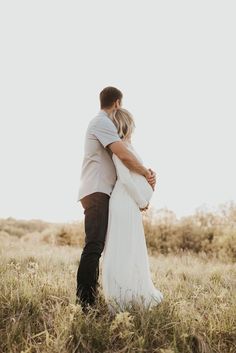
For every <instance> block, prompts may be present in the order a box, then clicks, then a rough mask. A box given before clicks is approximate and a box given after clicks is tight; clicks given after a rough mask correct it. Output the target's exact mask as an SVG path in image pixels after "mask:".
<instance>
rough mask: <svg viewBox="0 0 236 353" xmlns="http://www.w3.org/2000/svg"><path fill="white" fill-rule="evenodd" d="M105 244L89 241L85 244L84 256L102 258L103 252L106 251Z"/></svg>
mask: <svg viewBox="0 0 236 353" xmlns="http://www.w3.org/2000/svg"><path fill="white" fill-rule="evenodd" d="M104 245H105V244H104V242H93V241H89V242H87V243H86V244H85V246H84V248H83V252H82V253H83V255H87V256H90V255H97V256H98V257H100V256H101V254H102V251H103V249H104Z"/></svg>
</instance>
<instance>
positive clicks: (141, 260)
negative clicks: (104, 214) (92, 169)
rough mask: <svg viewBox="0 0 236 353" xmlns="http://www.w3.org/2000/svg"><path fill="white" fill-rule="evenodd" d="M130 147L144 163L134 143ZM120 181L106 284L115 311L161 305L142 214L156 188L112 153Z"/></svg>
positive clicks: (112, 207) (105, 256) (112, 205)
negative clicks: (132, 307)
mask: <svg viewBox="0 0 236 353" xmlns="http://www.w3.org/2000/svg"><path fill="white" fill-rule="evenodd" d="M127 147H128V148H129V149H130V150H131V151H132V152H133V153H134V154H135V156H136V157H137V158H138V159H139V160H140V162H142V159H141V158H140V156H139V155H138V154H137V152H136V151H135V149H134V148H133V146H132V145H131V144H128V145H127ZM112 159H113V162H114V164H115V167H116V173H117V181H116V184H115V186H114V189H113V191H112V194H111V197H110V201H109V218H108V228H107V234H106V241H105V247H104V250H103V253H102V257H101V260H102V287H103V293H104V297H105V300H106V302H107V303H108V306H109V308H110V309H111V311H113V312H114V311H116V309H117V308H118V310H123V309H124V310H125V309H126V308H127V305H126V304H130V302H133V301H135V302H136V303H137V302H138V303H141V304H142V305H144V306H145V307H149V308H150V307H151V306H152V305H157V304H159V303H160V302H161V301H162V299H163V294H162V293H161V292H160V291H159V290H158V289H157V288H155V286H154V284H153V282H152V279H151V272H150V268H149V259H148V253H147V246H146V239H145V234H144V228H143V222H142V213H141V211H140V209H139V207H140V208H144V207H145V206H146V205H147V202H148V201H150V199H151V197H152V194H153V189H152V187H151V186H150V184H149V183H148V182H147V180H146V178H145V177H144V176H142V175H140V174H137V173H134V172H131V171H130V170H129V169H128V168H127V167H126V166H125V165H124V164H123V163H122V161H121V160H120V159H119V158H118V157H117V156H116V155H115V154H113V155H112Z"/></svg>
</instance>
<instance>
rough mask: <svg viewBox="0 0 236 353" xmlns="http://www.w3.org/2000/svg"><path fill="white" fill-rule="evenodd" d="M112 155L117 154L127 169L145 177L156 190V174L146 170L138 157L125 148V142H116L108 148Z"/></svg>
mask: <svg viewBox="0 0 236 353" xmlns="http://www.w3.org/2000/svg"><path fill="white" fill-rule="evenodd" d="M107 147H108V148H109V149H110V150H111V151H112V153H115V154H116V155H117V157H118V158H119V159H120V160H121V161H122V162H123V163H124V164H125V165H126V167H127V168H128V169H130V170H132V171H134V172H136V173H138V174H141V175H143V176H145V178H146V179H147V181H148V182H149V184H150V185H151V186H152V188H153V189H154V187H155V184H156V174H155V173H154V172H153V171H151V170H149V169H147V168H145V167H144V165H142V164H141V163H140V162H139V160H138V159H137V158H136V156H135V155H134V154H133V153H132V152H131V151H129V149H128V148H127V147H126V146H125V144H124V143H123V141H116V142H113V143H111V144H109V145H108V146H107Z"/></svg>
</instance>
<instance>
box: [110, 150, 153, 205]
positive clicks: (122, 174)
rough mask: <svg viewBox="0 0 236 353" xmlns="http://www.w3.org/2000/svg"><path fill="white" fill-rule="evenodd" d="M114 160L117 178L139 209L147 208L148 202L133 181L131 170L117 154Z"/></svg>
mask: <svg viewBox="0 0 236 353" xmlns="http://www.w3.org/2000/svg"><path fill="white" fill-rule="evenodd" d="M112 158H113V161H114V164H115V166H116V172H117V176H118V178H119V179H120V180H121V182H122V184H123V185H124V186H125V188H126V190H127V191H128V193H129V194H130V196H131V197H132V199H133V200H134V201H135V202H136V204H137V205H138V207H139V208H146V207H147V206H148V201H147V200H146V199H145V198H144V197H143V196H142V195H141V193H140V192H139V190H138V188H137V186H136V184H135V183H134V181H133V178H132V176H131V174H130V171H129V169H128V168H127V167H126V166H125V165H124V164H123V162H122V161H121V160H120V159H119V157H117V156H116V155H115V154H113V156H112Z"/></svg>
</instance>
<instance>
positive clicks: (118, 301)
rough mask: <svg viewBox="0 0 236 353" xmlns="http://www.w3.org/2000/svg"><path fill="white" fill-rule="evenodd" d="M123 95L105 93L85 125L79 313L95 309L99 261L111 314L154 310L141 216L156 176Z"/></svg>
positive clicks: (155, 294) (157, 297) (113, 90)
mask: <svg viewBox="0 0 236 353" xmlns="http://www.w3.org/2000/svg"><path fill="white" fill-rule="evenodd" d="M122 96H123V95H122V92H121V91H120V90H119V89H117V88H115V87H106V88H104V89H103V90H102V91H101V92H100V95H99V97H100V108H101V109H100V110H99V112H98V113H97V115H96V116H95V117H94V118H93V119H92V120H91V121H90V122H89V125H88V128H87V132H86V135H85V145H84V159H83V164H82V172H81V179H80V187H79V195H78V201H80V202H81V204H82V206H83V209H84V215H85V219H84V226H85V245H84V248H83V251H82V254H81V258H80V263H79V267H78V271H77V291H76V303H80V304H81V306H82V308H83V310H84V312H87V310H88V308H89V307H91V306H93V305H94V304H95V303H96V296H97V294H98V278H99V259H100V257H101V255H102V287H103V293H104V298H105V300H106V303H107V304H108V308H109V310H110V311H111V312H117V310H118V311H122V310H125V309H126V308H127V305H128V304H129V303H133V302H136V303H140V304H142V305H144V306H145V307H151V306H152V305H154V304H155V305H156V304H159V303H160V302H161V301H162V299H163V294H162V293H161V292H160V291H159V290H158V289H157V288H155V286H154V284H153V282H152V279H151V273H150V268H149V260H148V253H147V247H146V240H145V234H144V228H143V223H142V214H141V212H143V211H145V210H147V209H148V207H149V202H150V199H151V197H152V194H153V192H154V188H155V184H156V174H155V172H154V171H152V170H151V169H147V168H145V166H144V165H143V161H142V159H141V157H140V156H139V155H138V153H137V152H136V150H135V149H134V147H133V145H132V142H131V137H132V133H133V131H134V128H135V122H134V119H133V117H132V115H131V113H130V112H129V111H128V110H126V109H123V108H122Z"/></svg>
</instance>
